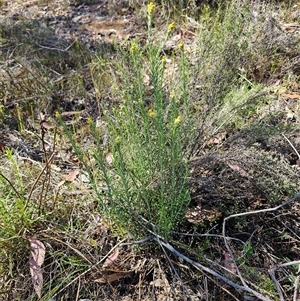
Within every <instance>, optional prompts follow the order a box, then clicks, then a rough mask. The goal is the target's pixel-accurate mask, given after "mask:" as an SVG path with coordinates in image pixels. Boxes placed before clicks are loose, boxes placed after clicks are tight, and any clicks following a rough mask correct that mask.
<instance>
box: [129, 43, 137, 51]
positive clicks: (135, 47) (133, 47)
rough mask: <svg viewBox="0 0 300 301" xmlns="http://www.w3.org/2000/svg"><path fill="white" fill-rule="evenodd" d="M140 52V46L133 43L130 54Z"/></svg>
mask: <svg viewBox="0 0 300 301" xmlns="http://www.w3.org/2000/svg"><path fill="white" fill-rule="evenodd" d="M137 50H138V45H137V44H136V43H135V42H132V43H131V45H130V52H131V53H135V52H136V51H137Z"/></svg>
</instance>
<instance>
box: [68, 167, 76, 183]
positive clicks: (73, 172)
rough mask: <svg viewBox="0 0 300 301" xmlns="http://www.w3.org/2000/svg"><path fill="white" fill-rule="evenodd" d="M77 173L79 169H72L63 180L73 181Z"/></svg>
mask: <svg viewBox="0 0 300 301" xmlns="http://www.w3.org/2000/svg"><path fill="white" fill-rule="evenodd" d="M78 174H79V169H77V168H76V169H72V170H71V171H70V172H69V174H68V175H67V176H66V178H65V181H67V182H73V181H74V180H75V179H76V177H77V175H78Z"/></svg>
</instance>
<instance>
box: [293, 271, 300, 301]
mask: <svg viewBox="0 0 300 301" xmlns="http://www.w3.org/2000/svg"><path fill="white" fill-rule="evenodd" d="M299 273H300V265H299V268H298V273H297V274H298V275H297V277H296V279H295V284H294V286H295V290H294V296H293V301H297V300H299V299H298V286H299V277H300V275H299Z"/></svg>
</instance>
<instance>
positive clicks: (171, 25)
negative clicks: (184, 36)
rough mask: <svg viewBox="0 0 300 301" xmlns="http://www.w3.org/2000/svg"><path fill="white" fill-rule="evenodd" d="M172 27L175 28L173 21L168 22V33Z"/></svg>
mask: <svg viewBox="0 0 300 301" xmlns="http://www.w3.org/2000/svg"><path fill="white" fill-rule="evenodd" d="M174 28H175V23H174V22H172V23H170V24H169V26H168V34H170V33H171V32H172V31H173V29H174Z"/></svg>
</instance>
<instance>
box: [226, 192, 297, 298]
mask: <svg viewBox="0 0 300 301" xmlns="http://www.w3.org/2000/svg"><path fill="white" fill-rule="evenodd" d="M298 198H300V193H298V194H296V195H295V196H294V197H293V198H291V199H289V200H287V201H286V202H284V203H283V204H281V205H278V206H276V207H273V208H268V209H261V210H254V211H249V212H243V213H237V214H232V215H229V216H227V217H226V218H224V221H223V226H222V235H223V238H224V243H225V246H226V248H227V251H228V252H229V254H230V256H231V258H232V259H233V263H234V265H235V268H236V270H237V273H238V275H239V277H240V280H241V281H242V283H243V285H244V289H247V291H249V290H250V291H252V294H254V295H255V296H256V297H258V295H256V294H257V292H255V291H253V290H252V289H251V288H250V287H249V286H248V285H247V284H246V283H245V281H244V279H243V277H242V275H241V273H240V271H239V269H238V266H237V264H236V262H235V260H234V257H233V254H232V251H231V249H230V247H229V245H228V242H227V240H228V238H227V237H226V235H225V232H226V222H227V221H228V220H229V219H231V218H233V217H238V216H246V215H250V214H258V213H266V212H272V211H276V210H278V209H280V208H282V207H284V206H286V205H288V204H290V203H292V202H294V201H295V200H297V199H298ZM275 285H276V288H277V284H276V282H275ZM250 291H249V292H250ZM277 291H278V294H279V296H280V295H282V293H281V290H278V289H277ZM258 298H259V297H258ZM261 300H263V299H261Z"/></svg>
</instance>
